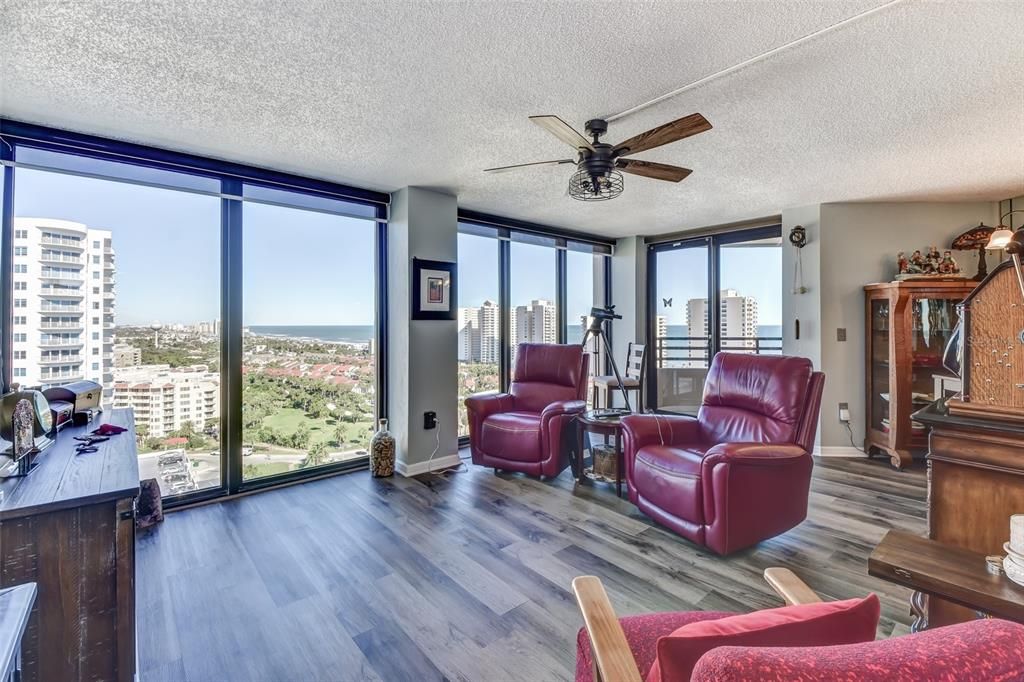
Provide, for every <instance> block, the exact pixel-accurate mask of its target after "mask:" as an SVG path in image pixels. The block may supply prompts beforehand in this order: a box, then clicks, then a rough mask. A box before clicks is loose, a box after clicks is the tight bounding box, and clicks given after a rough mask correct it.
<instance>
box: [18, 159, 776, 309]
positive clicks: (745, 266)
mask: <svg viewBox="0 0 1024 682" xmlns="http://www.w3.org/2000/svg"><path fill="white" fill-rule="evenodd" d="M14 210H15V215H16V216H32V217H46V218H63V219H66V220H74V221H78V222H81V223H85V224H87V225H88V226H89V227H93V228H101V229H109V230H111V232H112V233H113V244H114V249H115V250H116V252H117V273H116V277H117V321H118V323H119V324H148V323H150V322H152V321H154V320H160V321H161V322H163V323H164V324H169V323H176V322H183V323H189V322H196V321H199V320H213V319H216V318H218V317H219V316H220V299H219V293H218V292H219V287H220V255H219V254H220V200H219V199H217V198H215V197H209V196H203V195H198V194H189V193H186V192H177V191H173V190H165V189H157V188H153V187H144V186H140V185H133V184H128V183H122V182H113V181H109V180H97V179H92V178H84V177H78V176H72V175H65V174H60V173H48V172H44V171H35V170H29V169H18V170H17V171H16V173H15V202H14ZM243 210H244V212H245V213H244V224H245V233H244V241H243V283H244V296H243V319H244V323H245V324H246V325H312V324H325V325H330V324H334V325H366V324H372V323H373V317H374V314H373V311H374V287H373V267H374V260H375V259H374V249H373V239H374V228H373V223H372V222H370V221H365V220H358V219H353V218H343V217H340V216H334V215H328V214H323V213H316V212H312V211H302V210H298V209H290V208H282V207H278V206H268V205H263V204H254V203H246V204H245V207H244V209H243ZM661 258H662V260H661V261H660V264H659V269H658V272H659V281H658V290H659V298H669V297H671V298H673V307H672V308H671V309H666V308H665V307H664V306H663V305H662V301H660V300H659V301H658V306H659V314H668V315H669V316H670V324H682V323H683V322H684V321H685V314H686V312H685V311H686V300H687V299H689V298H691V297H695V296H700V297H703V296H704V292H705V291H706V284H705V282H706V280H705V276H706V273H705V268H706V265H705V263H706V260H705V259H706V255H705V252H704V251H703V250H702V249H688V250H680V251H675V252H671V253H669V254H666V255H663V256H662V257H661ZM511 267H512V282H511V287H512V290H511V297H512V303H513V305H521V304H525V303H528V302H529V301H530V300H532V299H536V298H544V299H548V300H554V298H555V250H554V249H553V248H549V247H543V246H537V245H534V244H524V243H520V242H513V243H512V246H511ZM722 270H723V272H722V286H723V288H725V287H730V288H734V289H737V290H738V291H739V292H740V293H741V294H743V295H747V296H756V297H757V299H758V302H759V309H760V319H759V323H760V324H781V319H782V310H781V283H782V260H781V249H778V248H773V249H768V248H765V249H753V248H723V264H722ZM567 280H568V283H569V290H568V311H567V319H568V320H569V321H570V324H572V322H573V321H574V320H576V319H577V318H578V316H579V315H584V314H586V313H587V312H589V310H590V308H591V306H592V305H593V301H592V298H593V287H592V282H593V256H591V255H589V254H584V253H579V252H574V251H570V252H569V253H568V272H567ZM488 298H489V299H492V300H497V298H498V242H497V240H495V239H490V238H486V237H477V236H473V235H459V305H461V306H467V305H468V306H476V305H480V303H482V302H483V301H484V300H485V299H488ZM677 318H678V319H677Z"/></svg>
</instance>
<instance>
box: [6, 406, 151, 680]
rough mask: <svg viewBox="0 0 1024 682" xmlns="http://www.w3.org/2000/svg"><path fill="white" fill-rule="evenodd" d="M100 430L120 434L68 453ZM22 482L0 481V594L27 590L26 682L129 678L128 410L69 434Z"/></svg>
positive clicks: (131, 527)
mask: <svg viewBox="0 0 1024 682" xmlns="http://www.w3.org/2000/svg"><path fill="white" fill-rule="evenodd" d="M103 422H112V423H114V424H117V425H118V426H123V427H125V428H127V429H128V430H127V431H125V432H124V433H121V434H118V435H116V436H111V437H110V440H108V441H106V442H103V443H98V444H97V445H96V447H97V448H98V449H97V451H96V452H90V453H83V454H81V455H76V454H75V445H77V444H78V441H76V440H74V439H73V438H74V436H81V435H84V434H86V433H88V432H89V431H92V430H93V429H95V428H96V427H97V426H99V425H100V424H101V423H103ZM37 458H38V460H37V461H38V463H39V465H38V466H37V467H36V469H35V470H34V471H33V472H32V473H30V474H29V475H28V476H27V477H25V478H7V479H0V494H2V499H0V587H10V586H13V585H19V584H21V583H29V582H34V583H36V587H37V589H38V597H37V599H36V602H35V607H34V608H33V609H32V615H31V617H30V619H29V622H28V628H27V630H26V632H25V636H24V639H23V640H22V646H21V655H22V665H23V675H22V679H24V680H26V681H30V680H32V681H34V680H40V681H42V682H49V680H61V682H73V681H74V680H108V681H110V682H128V681H130V680H132V679H133V678H134V676H135V672H136V666H135V499H136V498H137V497H138V495H139V460H138V452H137V450H136V446H135V428H134V417H133V416H132V412H131V410H123V409H122V410H113V411H108V412H105V413H104V414H103V415H102V416H101V418H100V419H97V420H94V421H93V422H92V423H91V424H88V425H86V426H68V427H66V428H65V429H63V430H62V431H61V432H60V433H59V434H58V436H57V440H56V442H55V443H54V444H53V445H52V446H50V447H49V448H47V449H46V450H43V451H42V452H41V453H40V454H39V455H37Z"/></svg>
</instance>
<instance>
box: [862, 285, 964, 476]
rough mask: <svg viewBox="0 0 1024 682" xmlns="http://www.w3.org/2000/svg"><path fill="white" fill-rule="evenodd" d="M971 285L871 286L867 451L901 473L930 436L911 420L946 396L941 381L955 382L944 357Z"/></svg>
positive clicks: (867, 321)
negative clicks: (882, 457)
mask: <svg viewBox="0 0 1024 682" xmlns="http://www.w3.org/2000/svg"><path fill="white" fill-rule="evenodd" d="M975 284H977V283H976V282H974V281H971V280H952V281H941V280H924V281H920V280H915V281H906V282H887V283H884V284H869V285H867V286H866V287H864V299H865V325H864V328H865V332H866V334H867V338H866V340H865V350H866V351H867V357H866V359H865V370H866V388H865V397H866V405H865V412H864V414H865V416H866V419H867V424H866V428H865V442H864V449H865V450H866V451H867V452H868V454H878V453H883V454H886V455H888V456H889V457H890V458H891V461H892V464H893V466H895V467H897V468H902V467H904V466H906V465H908V464H909V463H910V462H911V461H912V460H913V454H912V453H913V452H914V451H918V452H922V451H924V449H925V448H926V447H927V440H926V438H927V433H926V431H925V428H924V426H923V425H922V424H915V423H913V422H912V421H911V419H910V415H911V414H913V412H914V411H915V410H918V409H920V408H922V407H924V406H925V405H927V404H928V403H930V402H932V401H933V400H936V399H938V398H940V397H942V396H936V395H935V390H936V389H935V387H936V385H937V382H936V378H940V377H950V378H952V376H953V375H951V374H950V372H949V371H947V370H946V369H945V368H944V367H943V366H942V353H943V350H944V349H945V347H946V344H947V343H948V342H949V339H950V337H951V336H952V335H953V331H954V330H955V329H956V325H957V323H958V322H959V314H958V312H957V307H956V306H957V304H958V303H960V302H961V301H963V300H964V298H966V297H967V295H968V294H970V293H971V291H973V290H974V286H975Z"/></svg>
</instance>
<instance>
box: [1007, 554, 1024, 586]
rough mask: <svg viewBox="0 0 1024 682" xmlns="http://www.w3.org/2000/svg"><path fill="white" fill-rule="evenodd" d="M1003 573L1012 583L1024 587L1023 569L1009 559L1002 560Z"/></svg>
mask: <svg viewBox="0 0 1024 682" xmlns="http://www.w3.org/2000/svg"><path fill="white" fill-rule="evenodd" d="M1003 573H1005V574H1006V577H1007V578H1009V579H1010V580H1012V581H1013V582H1015V583H1017V584H1018V585H1022V586H1024V567H1022V566H1020V565H1018V564H1016V563H1015V562H1014V561H1013V560H1012V559H1010V557H1006V558H1005V559H1003Z"/></svg>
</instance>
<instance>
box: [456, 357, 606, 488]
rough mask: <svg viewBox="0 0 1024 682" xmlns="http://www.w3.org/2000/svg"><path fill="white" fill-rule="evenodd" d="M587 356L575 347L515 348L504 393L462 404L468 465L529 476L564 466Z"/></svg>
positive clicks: (558, 470) (557, 471) (580, 401)
mask: <svg viewBox="0 0 1024 682" xmlns="http://www.w3.org/2000/svg"><path fill="white" fill-rule="evenodd" d="M588 363H589V356H588V355H587V354H586V353H584V352H583V349H582V348H581V347H580V346H578V345H559V344H543V343H524V344H520V346H519V351H518V353H517V354H516V366H515V372H514V373H513V378H512V384H511V385H510V386H509V392H508V393H497V394H495V393H490V394H481V395H474V396H470V397H469V398H466V412H467V415H468V417H469V448H470V452H471V453H472V455H473V463H474V464H480V465H482V466H488V467H494V468H495V469H508V470H510V471H520V472H522V473H524V474H530V475H532V476H551V477H553V476H557V475H558V474H560V473H562V471H563V470H564V469H565V467H566V466H568V465H569V455H570V450H571V448H572V447H574V446H575V445H574V444H575V440H576V439H575V437H574V434H575V430H574V429H573V428H571V427H572V422H573V419H575V417H576V415H577V414H579V413H581V412H583V411H584V410H585V409H586V406H587V404H586V401H585V400H584V398H585V397H586V395H587V366H588Z"/></svg>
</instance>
